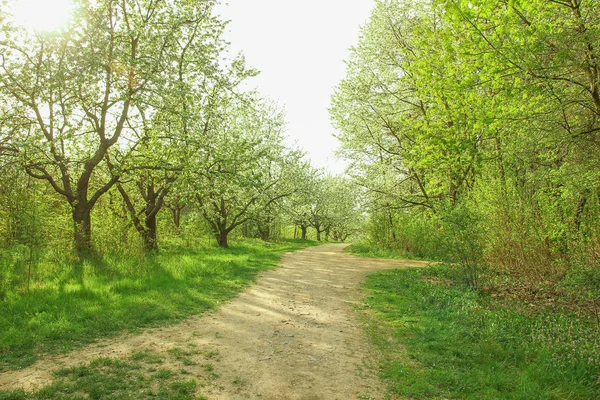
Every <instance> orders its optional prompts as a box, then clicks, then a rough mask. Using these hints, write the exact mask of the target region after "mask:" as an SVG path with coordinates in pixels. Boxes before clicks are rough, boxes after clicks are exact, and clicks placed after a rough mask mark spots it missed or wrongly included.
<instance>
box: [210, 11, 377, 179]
mask: <svg viewBox="0 0 600 400" xmlns="http://www.w3.org/2000/svg"><path fill="white" fill-rule="evenodd" d="M223 3H224V4H222V5H221V6H219V8H218V9H217V12H218V13H219V14H221V15H222V16H223V18H224V19H226V20H231V22H230V24H229V26H228V28H227V32H226V39H227V40H229V41H230V42H231V45H232V48H233V51H234V52H235V53H237V52H239V51H243V53H244V55H245V56H246V62H247V64H248V66H251V67H254V68H256V69H258V70H259V71H261V74H260V75H259V76H258V77H257V78H255V80H254V82H253V84H254V86H256V87H257V88H258V89H259V91H260V93H261V94H263V95H264V96H267V97H269V98H271V99H273V100H275V101H276V102H277V103H278V104H279V105H280V106H282V107H284V108H285V110H286V114H287V122H288V125H287V134H288V137H289V138H290V140H291V141H292V142H296V143H297V144H298V145H299V146H300V147H301V148H302V149H304V150H305V151H306V152H308V154H309V156H310V158H311V160H312V163H313V165H314V166H316V167H326V168H327V169H328V170H329V171H330V172H332V173H341V172H343V170H344V169H345V167H346V164H345V162H344V161H343V160H338V159H336V158H335V156H334V155H333V152H334V151H335V149H337V148H338V142H337V139H335V138H334V137H333V135H332V134H333V132H334V130H333V127H332V126H331V123H330V119H329V113H328V111H327V109H328V108H329V104H330V97H331V94H332V92H333V87H334V86H335V85H337V84H338V83H339V82H340V80H341V79H342V78H343V77H344V75H345V71H346V67H345V64H344V63H343V60H344V59H347V58H348V54H349V53H348V49H349V48H350V47H351V46H353V45H355V44H356V43H357V41H358V35H359V28H360V26H362V25H364V24H365V22H366V21H367V19H368V18H369V15H370V12H371V8H372V6H373V0H303V1H299V0H223Z"/></svg>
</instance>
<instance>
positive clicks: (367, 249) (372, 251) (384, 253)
mask: <svg viewBox="0 0 600 400" xmlns="http://www.w3.org/2000/svg"><path fill="white" fill-rule="evenodd" d="M344 251H345V252H346V253H349V254H353V255H356V256H362V257H371V258H390V259H411V258H414V257H411V255H410V254H406V253H405V252H401V251H400V250H395V249H389V248H385V247H381V246H373V245H372V244H369V243H364V242H359V243H353V244H351V245H350V246H348V247H346V249H345V250H344Z"/></svg>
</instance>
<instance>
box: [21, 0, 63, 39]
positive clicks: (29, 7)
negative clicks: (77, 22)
mask: <svg viewBox="0 0 600 400" xmlns="http://www.w3.org/2000/svg"><path fill="white" fill-rule="evenodd" d="M12 8H13V15H14V17H15V21H16V22H17V23H18V24H19V25H21V26H23V27H25V28H26V29H28V30H31V31H46V32H47V31H56V30H59V29H60V28H61V27H62V26H64V25H65V24H66V23H67V21H68V20H69V17H70V16H71V11H72V8H73V3H72V0H12Z"/></svg>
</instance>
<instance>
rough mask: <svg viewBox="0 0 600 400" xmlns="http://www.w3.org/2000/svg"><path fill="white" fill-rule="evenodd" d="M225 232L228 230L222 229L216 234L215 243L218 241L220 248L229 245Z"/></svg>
mask: <svg viewBox="0 0 600 400" xmlns="http://www.w3.org/2000/svg"><path fill="white" fill-rule="evenodd" d="M227 234H228V232H227V231H226V230H222V231H221V232H219V233H218V234H217V243H219V246H220V247H222V248H227V247H228V246H229V245H228V243H227Z"/></svg>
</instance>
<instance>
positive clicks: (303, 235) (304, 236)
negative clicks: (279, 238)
mask: <svg viewBox="0 0 600 400" xmlns="http://www.w3.org/2000/svg"><path fill="white" fill-rule="evenodd" d="M300 229H302V240H306V231H307V230H308V227H307V226H304V225H302V226H300Z"/></svg>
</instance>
